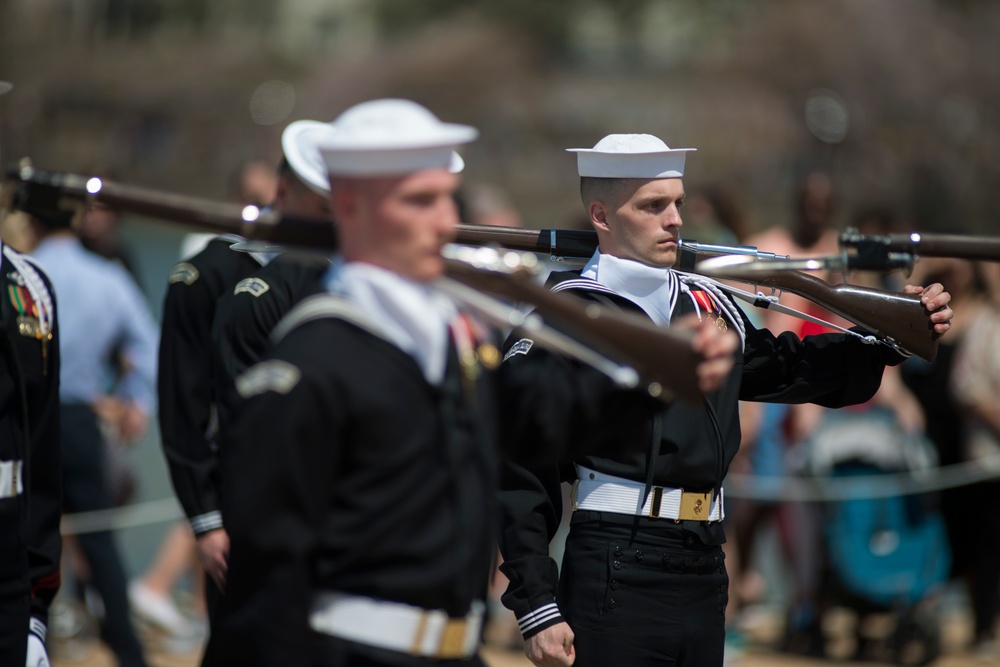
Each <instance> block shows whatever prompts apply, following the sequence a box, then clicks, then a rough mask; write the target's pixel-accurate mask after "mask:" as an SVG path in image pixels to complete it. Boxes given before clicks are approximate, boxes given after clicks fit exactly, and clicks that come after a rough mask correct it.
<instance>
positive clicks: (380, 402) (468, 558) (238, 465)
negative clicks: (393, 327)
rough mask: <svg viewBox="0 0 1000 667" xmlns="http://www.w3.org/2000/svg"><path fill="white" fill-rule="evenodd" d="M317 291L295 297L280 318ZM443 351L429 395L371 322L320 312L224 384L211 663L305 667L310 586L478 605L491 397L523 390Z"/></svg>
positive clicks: (307, 304) (489, 512)
mask: <svg viewBox="0 0 1000 667" xmlns="http://www.w3.org/2000/svg"><path fill="white" fill-rule="evenodd" d="M330 298H336V297H330V296H329V295H322V296H317V297H313V298H312V299H307V300H306V301H303V302H302V303H301V304H300V305H299V307H298V308H297V309H296V310H295V311H293V313H297V312H302V311H304V310H306V309H308V308H311V307H312V305H313V304H314V303H316V302H317V301H318V300H323V299H330ZM338 301H340V302H343V299H338ZM293 316H294V315H289V317H290V318H291V317H293ZM463 317H464V316H463ZM466 319H470V321H471V318H466ZM472 328H473V329H476V328H477V327H472ZM477 338H478V340H479V342H480V343H483V342H486V343H489V342H490V341H489V340H488V336H486V337H485V338H484V337H483V336H477ZM456 349H457V348H456V343H455V341H454V340H453V341H452V343H451V346H450V351H449V360H448V365H447V370H446V376H445V379H444V381H443V383H442V384H441V386H434V385H432V384H430V383H428V381H427V380H426V379H425V377H424V375H423V373H422V371H421V369H420V367H419V366H418V364H417V362H416V361H415V360H414V358H413V357H411V356H410V355H409V354H407V353H405V352H403V351H402V350H401V349H399V348H398V347H396V346H395V345H394V344H392V343H390V342H388V341H387V340H386V339H384V338H382V337H380V336H379V335H377V334H376V333H373V332H372V331H371V330H370V329H366V328H364V327H362V326H359V325H358V324H357V323H355V322H352V321H349V320H346V319H343V318H338V317H322V318H318V319H314V320H312V321H306V322H305V323H304V324H301V325H299V326H298V327H297V328H294V329H292V330H291V332H290V333H288V334H287V335H286V336H284V338H282V340H281V341H280V342H279V343H278V344H277V346H276V348H275V349H274V351H273V352H272V353H271V355H270V356H269V358H268V359H267V360H265V361H263V362H261V363H259V364H257V365H256V366H254V367H252V368H251V369H249V370H248V371H247V372H246V373H244V374H243V375H241V376H240V377H239V378H238V379H237V381H236V389H237V390H238V392H239V393H240V394H241V395H242V399H243V400H242V401H239V402H237V403H236V405H237V408H236V410H235V412H234V414H233V421H232V426H231V428H229V429H228V430H226V431H224V432H223V446H222V459H223V479H224V480H225V484H224V492H223V497H224V503H223V511H224V513H225V516H226V528H227V530H228V531H229V535H230V538H231V552H230V562H229V575H228V583H227V590H226V596H225V598H224V601H223V613H222V618H221V620H220V622H219V623H218V624H217V625H218V631H216V629H215V628H213V636H212V639H211V644H210V646H209V649H208V652H209V655H211V656H213V659H215V657H217V656H218V657H220V658H221V661H222V662H223V663H225V664H241V665H244V664H271V665H274V664H289V665H291V664H312V663H311V662H310V659H311V658H310V656H311V655H312V654H313V651H314V648H313V647H312V644H311V642H313V641H315V640H316V638H317V637H318V635H316V634H315V633H313V632H312V631H310V629H309V627H308V623H307V620H308V612H309V605H310V603H311V601H312V600H313V599H314V597H315V594H316V593H317V592H318V591H323V590H332V591H340V592H346V593H353V594H358V595H364V596H370V597H373V598H378V599H383V600H391V601H397V602H403V603H407V604H410V605H415V606H418V607H423V608H426V609H443V610H445V611H447V612H448V613H449V614H450V615H452V616H462V615H465V614H466V613H468V612H469V609H470V606H471V604H472V602H473V601H474V600H483V599H484V596H485V593H486V589H487V584H488V580H489V576H490V572H491V570H492V564H493V562H494V553H495V548H496V547H495V544H496V528H497V524H496V516H497V512H496V497H495V493H496V488H497V468H498V466H499V456H498V449H497V442H498V429H499V428H500V426H499V421H500V414H499V407H500V402H499V399H498V395H497V394H498V392H499V391H501V390H502V393H503V394H504V395H505V396H509V397H510V398H505V400H504V401H503V406H504V407H503V409H504V410H508V409H514V407H515V406H514V404H515V402H516V401H517V397H518V396H524V397H525V398H526V399H527V398H529V397H531V396H533V395H534V394H533V393H532V392H527V391H522V390H523V389H525V388H524V387H513V386H506V385H505V383H504V378H502V377H500V376H499V375H498V374H497V373H494V372H490V371H489V370H488V369H486V368H485V367H483V366H482V365H481V364H479V365H476V366H475V367H473V368H472V369H469V368H467V367H465V366H462V365H461V364H459V362H458V354H457V352H456ZM494 352H495V348H494ZM591 373H592V372H591V371H590V370H589V369H587V370H584V375H586V376H587V377H588V378H591ZM594 373H596V372H594ZM520 377H521V378H522V379H523V380H524V381H526V382H528V383H530V384H532V385H534V384H536V383H537V384H539V385H542V384H544V383H545V379H544V378H538V377H528V376H527V375H526V374H523V375H521V376H520ZM559 379H560V381H564V380H565V378H559ZM512 380H513V378H512ZM583 384H585V385H587V386H588V387H591V388H593V387H596V386H597V385H598V384H600V382H599V381H598V380H597V379H596V378H591V379H590V380H589V381H587V382H584V383H583ZM605 387H606V388H608V393H609V395H611V394H616V393H618V390H617V389H616V388H615V387H613V385H611V384H610V383H609V382H608V383H605ZM561 391H562V390H560V391H559V392H553V394H554V395H555V394H560V393H561ZM543 393H545V392H543ZM608 400H612V401H613V400H615V399H614V398H613V396H612V397H610V398H609V399H608ZM518 409H519V410H524V411H527V410H529V406H526V405H523V404H522V405H520V407H519V408H518ZM530 409H531V410H533V411H534V412H535V415H534V417H533V419H532V421H537V422H539V423H542V422H545V421H547V415H545V414H542V412H544V406H543V405H541V404H537V405H534V406H530ZM570 409H572V410H575V411H578V412H579V413H580V414H581V415H586V414H587V410H584V409H583V408H582V407H580V406H573V407H571V408H570ZM510 416H511V413H505V414H504V415H503V420H507V419H508V418H509V417H510ZM518 449H519V456H528V452H527V451H524V450H520V448H518ZM533 454H534V456H537V455H538V454H537V453H533ZM561 455H562V450H559V451H555V452H550V453H549V459H550V460H556V459H558V458H560V457H561Z"/></svg>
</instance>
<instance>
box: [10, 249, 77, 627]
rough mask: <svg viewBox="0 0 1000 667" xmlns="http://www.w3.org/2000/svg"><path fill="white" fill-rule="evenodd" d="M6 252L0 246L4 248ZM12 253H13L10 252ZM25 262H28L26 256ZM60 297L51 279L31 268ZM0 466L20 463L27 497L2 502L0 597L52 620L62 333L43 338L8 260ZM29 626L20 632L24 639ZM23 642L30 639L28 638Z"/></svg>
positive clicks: (56, 553)
mask: <svg viewBox="0 0 1000 667" xmlns="http://www.w3.org/2000/svg"><path fill="white" fill-rule="evenodd" d="M0 247H2V244H0ZM8 252H13V251H11V250H8ZM25 261H29V262H30V261H31V260H28V259H27V258H25ZM33 266H34V268H35V269H36V272H37V273H38V275H39V276H40V277H41V278H42V280H43V281H44V283H45V289H47V290H48V292H49V294H50V296H51V297H52V305H53V308H54V307H55V296H54V294H53V292H52V286H51V284H50V283H49V281H48V279H47V278H46V277H45V275H44V274H43V273H42V271H41V269H38V267H37V265H33ZM0 284H2V285H3V294H2V295H0V327H2V328H3V332H4V339H3V352H2V354H0V460H2V461H23V473H24V476H25V478H24V479H23V480H22V484H23V487H24V491H23V493H21V494H19V495H15V496H12V497H8V498H0V598H3V599H10V598H11V597H13V596H20V595H25V596H27V595H29V594H30V596H31V615H32V616H33V617H35V618H37V619H38V620H40V621H42V622H43V623H46V622H47V618H48V609H49V605H50V604H51V602H52V599H53V598H54V597H55V594H56V592H57V591H58V589H59V552H60V548H61V544H62V542H61V539H60V537H59V519H60V516H61V505H62V483H61V479H62V468H61V461H60V456H59V332H58V325H57V324H56V323H55V317H53V329H52V332H51V333H52V334H53V336H52V337H51V338H50V339H46V340H45V341H44V342H43V341H42V339H41V338H40V337H39V330H38V319H37V317H34V316H33V314H32V311H33V307H32V304H33V300H32V299H31V296H30V293H29V292H28V290H27V289H26V287H25V283H24V279H23V277H22V276H20V273H19V272H18V271H17V269H16V267H15V266H14V265H13V264H12V263H11V262H10V260H9V259H8V257H7V256H6V255H5V254H4V255H3V263H2V266H0ZM7 630H9V629H7ZM27 632H28V628H27V627H25V628H23V633H24V634H25V635H27ZM25 641H27V640H26V639H25Z"/></svg>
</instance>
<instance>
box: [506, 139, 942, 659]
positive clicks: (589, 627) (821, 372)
mask: <svg viewBox="0 0 1000 667" xmlns="http://www.w3.org/2000/svg"><path fill="white" fill-rule="evenodd" d="M574 150H576V151H577V152H578V153H579V156H578V163H579V164H578V167H579V174H580V176H581V177H582V179H581V193H582V197H583V201H584V205H585V206H586V207H587V210H588V214H589V216H590V220H591V223H592V225H593V226H594V228H595V229H596V231H597V234H598V239H599V242H600V247H599V249H598V251H597V252H596V253H595V254H594V256H593V257H592V258H591V260H590V261H589V262H588V264H587V265H586V266H585V267H584V268H583V270H582V271H580V272H561V273H555V274H552V275H551V276H550V279H549V283H550V285H551V286H552V289H553V290H555V291H566V292H569V293H572V294H575V295H578V296H579V297H581V298H583V299H588V300H593V301H596V302H600V303H606V304H612V305H614V306H617V307H619V308H621V309H622V310H625V311H629V312H636V313H644V314H645V315H646V316H647V317H649V318H651V319H652V320H653V321H654V322H656V323H658V324H661V325H669V324H670V323H671V322H677V321H678V320H680V319H681V318H684V317H685V316H686V315H689V314H691V313H694V314H696V317H697V318H698V319H699V320H701V321H702V322H703V323H704V322H711V323H714V324H715V325H717V326H718V327H720V328H725V329H728V330H730V331H736V332H737V333H738V335H739V338H740V346H739V349H738V351H737V355H736V362H735V365H734V367H733V368H732V370H731V373H730V374H729V377H728V378H727V379H726V381H725V382H724V383H723V385H722V387H721V388H720V389H719V390H718V391H715V392H711V393H709V394H707V395H706V397H705V400H704V403H703V405H701V406H697V407H692V406H689V405H686V404H682V403H680V402H676V403H672V404H669V405H668V406H667V407H666V408H661V409H658V410H656V411H654V412H650V411H649V410H648V405H646V404H642V403H634V404H632V405H629V404H628V403H627V402H623V403H619V404H617V405H615V406H613V407H610V406H605V405H602V406H600V407H599V408H598V409H599V410H601V411H602V413H603V415H604V417H603V418H604V419H606V420H608V421H609V422H613V423H616V424H619V425H620V424H621V423H623V422H627V423H629V425H628V426H627V427H625V428H622V427H621V426H617V427H614V428H604V429H587V430H581V429H574V430H573V432H572V437H574V438H578V439H580V441H581V445H583V446H584V447H585V448H594V447H599V446H600V445H601V442H602V441H613V442H616V443H618V444H619V445H622V446H626V445H628V443H631V444H632V447H631V449H632V451H633V452H636V453H634V454H625V455H623V454H621V453H619V454H617V455H614V456H610V457H608V456H603V455H601V456H595V455H591V456H578V457H575V458H573V459H572V460H565V461H564V462H563V463H562V464H561V465H534V464H524V462H519V461H517V460H513V461H511V462H509V463H508V464H507V466H506V468H505V470H504V473H503V479H502V484H501V486H502V491H501V505H502V511H503V514H502V516H503V527H502V538H501V551H502V553H503V556H504V563H503V565H502V571H503V572H504V573H505V574H506V575H507V577H508V578H509V579H510V585H509V587H508V589H507V591H506V593H505V595H504V596H503V601H504V604H505V605H506V606H508V607H509V608H510V609H512V610H513V611H514V612H515V614H516V616H517V617H518V622H519V624H520V627H521V631H522V634H523V636H524V637H525V639H526V646H525V653H526V654H527V655H528V657H529V658H530V659H531V660H532V661H533V662H534V663H535V664H536V665H570V664H576V665H578V666H579V665H584V666H591V665H601V666H606V665H630V666H633V667H635V666H641V665H654V664H655V665H660V664H667V663H669V664H677V665H697V666H699V667H701V666H711V665H721V664H722V660H723V644H724V637H725V617H724V615H725V608H726V605H727V602H728V576H727V574H726V569H725V563H724V560H723V554H722V549H721V544H722V543H723V542H724V539H725V538H724V533H723V529H722V519H723V517H724V502H723V493H722V482H723V479H724V478H725V476H726V471H727V470H728V468H729V464H730V462H731V461H732V459H733V457H734V455H735V454H736V451H737V449H738V447H739V443H740V425H739V414H738V401H739V400H753V401H770V402H788V403H801V402H813V403H817V404H819V405H823V406H826V407H840V406H845V405H851V404H856V403H861V402H864V401H866V400H867V399H868V398H870V397H871V396H872V395H873V394H874V393H875V391H876V390H877V389H878V387H879V382H880V380H881V376H882V371H883V368H884V367H885V366H886V365H895V364H898V363H900V362H902V361H903V359H904V357H903V356H902V355H901V354H899V353H897V352H895V351H894V350H892V349H890V348H888V347H883V346H879V345H869V344H865V342H863V341H862V339H861V338H860V337H856V336H852V335H847V334H824V335H817V336H810V337H807V338H805V339H804V340H799V339H798V338H797V337H795V336H794V335H792V334H787V333H786V334H782V335H780V336H775V335H773V334H771V333H770V332H768V331H767V330H758V329H756V328H755V327H754V326H753V325H752V324H751V323H750V322H749V320H747V318H746V317H745V316H744V314H743V313H742V312H741V311H740V310H739V309H738V308H737V307H736V306H735V305H734V303H733V302H732V301H731V300H730V299H729V297H728V296H727V294H726V293H725V292H724V291H723V289H721V286H720V285H719V284H718V283H716V282H714V281H712V280H709V279H706V278H704V277H701V276H696V275H691V274H686V273H682V272H680V271H676V270H673V269H671V268H670V267H671V266H672V265H673V264H674V260H675V259H676V254H677V251H678V239H679V233H680V227H681V224H682V221H681V218H680V213H679V208H680V207H681V205H682V204H683V200H684V188H683V182H682V180H681V177H682V176H683V170H684V157H685V154H686V151H688V150H691V149H670V148H668V147H667V146H666V144H664V143H663V142H662V141H660V140H659V139H658V138H656V137H653V136H651V135H610V136H608V137H605V138H604V139H602V140H601V141H600V142H599V143H598V144H597V145H596V146H595V147H594V148H593V149H574ZM912 291H914V292H917V293H922V295H923V298H924V300H925V306H926V308H927V309H928V310H929V311H936V310H938V309H939V308H940V309H941V310H940V311H939V312H934V314H933V315H931V320H932V322H934V328H935V330H936V331H937V332H939V333H943V332H944V331H946V330H947V329H948V328H949V326H950V325H949V320H950V318H951V310H950V309H949V308H948V307H947V303H948V301H949V300H950V296H949V295H948V294H947V293H946V292H943V288H942V287H941V286H940V285H933V286H931V287H929V288H927V289H925V290H924V289H922V288H912ZM504 366H505V367H506V368H505V370H506V372H507V373H510V374H514V375H518V374H520V373H525V374H527V375H529V376H534V375H537V374H538V373H539V372H540V371H542V372H545V373H546V374H547V375H549V376H558V375H560V374H563V375H564V374H566V373H568V372H571V370H572V366H573V364H572V362H570V361H568V360H567V359H565V358H563V357H561V356H559V355H557V354H553V353H551V352H548V351H546V350H544V349H539V348H538V347H537V346H532V345H531V340H530V339H520V340H519V339H517V338H515V339H513V340H511V341H510V344H509V346H508V351H507V355H506V360H505V363H504ZM551 418H552V421H553V423H555V424H567V425H568V426H567V428H572V420H570V419H566V418H563V419H560V418H559V417H558V416H552V417H551ZM553 431H555V433H554V434H553V433H545V432H543V431H541V430H538V429H522V430H521V431H520V432H514V433H513V436H514V437H515V439H516V440H517V441H518V442H521V443H522V444H523V443H525V442H535V444H536V447H537V448H544V447H545V445H546V443H545V438H547V437H565V436H566V434H565V433H558V428H553ZM623 451H624V450H623ZM561 482H570V483H573V484H575V489H574V494H575V495H574V499H573V509H574V510H575V513H574V514H573V517H572V522H571V529H570V534H569V538H568V541H567V543H566V548H565V555H564V557H563V562H562V571H561V574H560V572H559V570H558V569H557V566H556V563H555V562H554V561H553V560H552V559H551V558H550V557H549V549H548V547H549V541H550V539H551V538H552V537H553V535H554V532H555V530H556V528H557V527H558V523H559V518H560V517H561V515H562V507H561V504H562V503H561V494H560V488H559V487H560V483H561Z"/></svg>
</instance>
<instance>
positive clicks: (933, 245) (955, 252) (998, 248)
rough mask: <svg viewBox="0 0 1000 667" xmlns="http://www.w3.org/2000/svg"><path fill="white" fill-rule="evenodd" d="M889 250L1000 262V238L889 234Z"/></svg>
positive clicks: (961, 235) (927, 255)
mask: <svg viewBox="0 0 1000 667" xmlns="http://www.w3.org/2000/svg"><path fill="white" fill-rule="evenodd" d="M889 249H890V250H895V251H899V252H911V253H913V254H915V255H920V256H922V257H955V258H959V259H973V260H977V259H978V260H988V261H994V262H995V261H1000V236H966V235H963V234H923V233H919V232H913V233H911V234H889Z"/></svg>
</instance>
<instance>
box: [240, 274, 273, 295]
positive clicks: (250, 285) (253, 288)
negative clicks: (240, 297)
mask: <svg viewBox="0 0 1000 667" xmlns="http://www.w3.org/2000/svg"><path fill="white" fill-rule="evenodd" d="M269 289H271V286H270V285H268V284H267V283H266V282H264V281H263V280H261V279H260V278H244V279H243V280H241V281H239V282H238V283H236V287H235V288H234V289H233V294H234V295H235V294H239V293H241V292H246V293H247V294H249V295H251V296H260V295H261V294H263V293H264V292H266V291H267V290H269Z"/></svg>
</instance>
